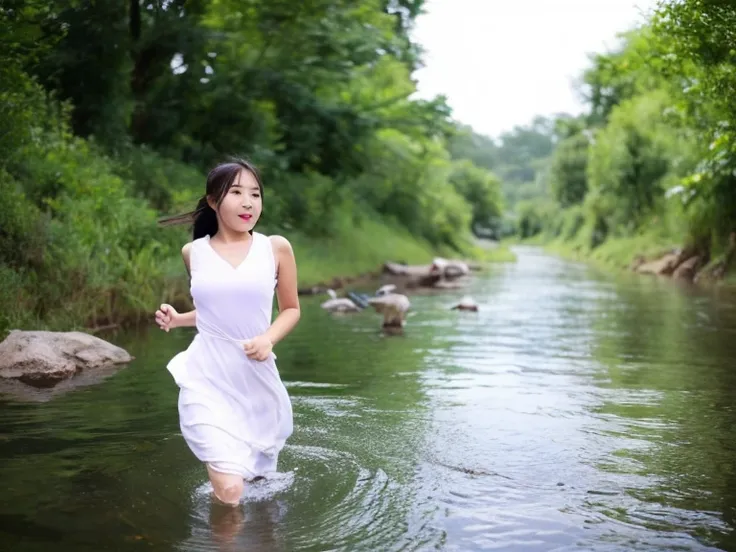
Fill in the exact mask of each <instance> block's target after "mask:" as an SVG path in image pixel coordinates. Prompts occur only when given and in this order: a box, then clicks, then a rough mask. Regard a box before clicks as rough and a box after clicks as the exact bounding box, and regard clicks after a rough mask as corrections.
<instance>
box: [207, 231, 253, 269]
mask: <svg viewBox="0 0 736 552" xmlns="http://www.w3.org/2000/svg"><path fill="white" fill-rule="evenodd" d="M255 241H256V233H255V232H253V234H251V238H250V245H249V246H248V251H247V252H246V253H245V257H243V260H242V261H240V263H239V264H238V265H233V264H231V263H230V261H228V260H227V259H226V258H225V257H223V256H222V255H221V254H220V253H218V252H217V250H216V249H215V248H214V247H213V246H212V244H211V243H210V235H209V234H207V246H208V247H209V248H210V251H212V252H213V253H214V254H215V255H216V256H217V257H218V258H219V259H220V260H221V261H222V262H224V263H225V264H226V265H227V266H229V267H230V268H231V269H233V270H238V269H239V268H240V267H241V266H243V265H244V264H245V261H247V260H248V257H250V252H251V251H252V250H253V244H254V243H255Z"/></svg>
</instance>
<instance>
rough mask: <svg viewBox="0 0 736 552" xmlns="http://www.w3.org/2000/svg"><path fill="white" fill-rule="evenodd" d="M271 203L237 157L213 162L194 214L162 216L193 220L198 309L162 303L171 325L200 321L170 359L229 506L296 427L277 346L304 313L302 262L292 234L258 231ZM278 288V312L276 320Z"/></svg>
mask: <svg viewBox="0 0 736 552" xmlns="http://www.w3.org/2000/svg"><path fill="white" fill-rule="evenodd" d="M262 208H263V185H262V183H261V180H260V177H259V176H258V173H257V171H256V169H255V168H254V167H253V166H252V165H251V164H250V163H248V162H246V161H242V160H236V161H233V162H230V163H223V164H221V165H218V166H217V167H215V168H214V169H212V171H211V172H210V173H209V175H208V177H207V189H206V193H205V195H204V197H202V199H201V200H200V201H199V204H198V205H197V208H196V209H195V210H194V211H193V212H192V213H187V214H186V215H181V216H177V217H172V218H169V219H166V220H164V221H162V223H163V224H179V223H184V222H187V221H190V222H191V221H193V223H194V231H193V234H194V236H193V237H194V239H193V241H192V242H191V243H187V244H186V245H185V246H184V247H183V249H182V256H183V258H184V264H185V266H186V268H187V272H188V273H189V276H190V279H191V294H192V299H193V301H194V307H195V310H193V311H191V312H187V313H178V312H177V311H176V310H175V309H174V308H173V307H172V306H171V305H167V304H163V305H161V307H160V308H159V310H157V311H156V322H157V324H158V325H159V326H160V328H161V329H162V330H165V331H167V332H168V331H169V330H171V329H172V328H177V327H181V326H196V328H197V330H198V333H197V335H196V336H195V337H194V340H193V341H192V343H191V345H190V346H189V347H188V348H187V349H186V350H185V351H183V352H181V353H179V354H178V355H176V356H175V357H174V358H173V359H172V360H171V361H170V363H169V364H168V366H167V368H168V370H169V371H170V372H171V374H172V376H173V377H174V380H175V381H176V384H177V385H178V386H179V422H180V426H181V431H182V434H183V436H184V439H185V440H186V442H187V444H188V445H189V448H190V449H191V451H192V452H193V453H194V455H195V456H196V457H197V458H198V459H199V460H201V461H202V462H204V463H205V465H206V467H207V471H208V474H209V478H210V481H211V483H212V487H213V491H214V495H215V497H216V498H217V499H218V500H219V501H221V502H223V503H225V504H230V505H237V504H238V503H239V501H240V498H241V495H242V493H243V485H244V480H245V481H252V480H254V479H256V478H261V477H265V476H266V475H268V473H269V472H274V471H275V470H276V464H277V460H278V455H279V452H280V451H281V449H282V448H283V446H284V443H285V442H286V439H287V438H288V437H289V436H290V435H291V433H292V429H293V426H292V410H291V402H290V400H289V396H288V394H287V392H286V388H285V387H284V385H283V383H282V382H281V378H280V377H279V373H278V370H277V368H276V364H275V358H276V356H275V355H274V354H273V352H272V349H273V346H274V345H275V344H276V343H278V342H279V341H281V340H282V339H283V338H284V337H285V336H286V335H287V334H288V333H289V332H290V331H291V330H292V329H293V328H294V326H295V325H296V324H297V322H298V321H299V315H300V310H299V299H298V296H297V273H296V263H295V260H294V253H293V251H292V248H291V245H290V244H289V242H288V241H287V240H286V239H285V238H283V237H281V236H271V237H267V236H265V235H263V234H260V233H258V232H254V231H253V228H254V226H255V225H256V223H257V222H258V219H259V217H260V216H261V211H262ZM274 289H275V290H276V293H277V297H278V305H279V314H278V316H277V317H276V319H275V320H274V321H273V323H271V313H272V308H273V296H274Z"/></svg>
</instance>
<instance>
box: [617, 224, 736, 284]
mask: <svg viewBox="0 0 736 552" xmlns="http://www.w3.org/2000/svg"><path fill="white" fill-rule="evenodd" d="M734 260H736V233H732V234H731V236H730V237H729V245H728V248H727V250H726V252H725V253H724V254H723V255H722V256H721V257H719V258H716V259H711V257H710V254H709V252H708V251H705V250H702V249H699V248H696V247H686V248H683V249H673V250H671V251H667V252H665V253H664V254H661V255H659V256H657V257H656V258H653V259H646V258H645V257H644V256H642V255H637V256H636V258H635V259H634V261H633V262H632V264H631V266H630V268H631V270H633V271H634V272H637V273H639V274H650V275H653V276H664V277H670V278H673V279H675V280H681V281H686V282H693V283H699V282H715V281H719V280H722V279H723V278H724V277H725V275H726V273H727V272H728V270H729V269H730V268H732V267H733V266H734Z"/></svg>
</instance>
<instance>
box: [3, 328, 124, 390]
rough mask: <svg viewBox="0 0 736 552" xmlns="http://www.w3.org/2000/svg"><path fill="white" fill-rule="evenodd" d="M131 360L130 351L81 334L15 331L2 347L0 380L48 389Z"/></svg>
mask: <svg viewBox="0 0 736 552" xmlns="http://www.w3.org/2000/svg"><path fill="white" fill-rule="evenodd" d="M131 360H133V357H131V356H130V355H129V354H128V353H127V351H125V350H123V349H121V348H120V347H116V346H115V345H112V344H111V343H108V342H107V341H104V340H102V339H100V338H98V337H94V336H92V335H88V334H85V333H82V332H44V331H19V330H14V331H12V332H10V335H8V337H7V338H6V339H5V341H3V342H2V343H0V378H4V379H14V380H19V381H22V382H23V383H26V384H28V385H31V386H33V387H38V388H48V387H54V386H55V385H57V384H58V383H59V382H61V381H64V380H66V379H68V378H71V377H72V376H74V375H75V374H77V373H79V372H84V371H87V370H98V369H108V368H109V367H111V366H115V365H118V364H125V363H127V362H130V361H131Z"/></svg>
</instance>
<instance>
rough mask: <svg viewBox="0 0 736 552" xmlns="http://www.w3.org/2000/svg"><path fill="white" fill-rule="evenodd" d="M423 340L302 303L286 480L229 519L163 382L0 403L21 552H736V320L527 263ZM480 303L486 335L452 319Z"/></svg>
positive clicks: (718, 302)
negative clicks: (186, 439)
mask: <svg viewBox="0 0 736 552" xmlns="http://www.w3.org/2000/svg"><path fill="white" fill-rule="evenodd" d="M518 253H519V260H518V262H517V263H515V264H509V265H498V266H493V267H491V268H490V269H489V270H488V271H487V272H486V273H484V274H482V275H481V276H479V277H478V278H476V279H475V280H474V282H473V283H472V288H471V289H470V290H463V291H452V292H447V293H445V294H439V295H437V294H421V295H415V296H413V297H412V304H413V311H414V312H413V316H412V317H410V319H409V321H408V324H407V327H406V329H405V331H404V332H403V335H399V336H390V335H385V334H384V333H383V332H381V330H380V317H379V316H378V315H376V314H375V313H372V312H368V311H366V312H363V313H360V314H358V315H354V316H340V317H335V316H331V315H329V314H327V313H325V312H322V311H321V309H320V308H319V303H320V300H321V299H322V298H320V297H314V298H306V299H305V300H304V301H303V317H302V321H301V323H300V325H299V326H298V328H297V329H296V331H295V332H294V333H293V334H292V335H291V336H290V337H289V339H288V340H287V341H285V342H284V343H283V344H281V345H280V346H279V347H278V350H277V354H278V364H279V369H280V371H281V373H282V377H283V379H284V381H285V383H286V385H287V388H288V390H289V394H290V396H291V398H292V402H293V404H294V417H295V419H294V421H295V432H294V435H293V436H292V438H291V439H290V440H289V442H288V444H287V446H286V448H285V449H284V451H283V452H282V456H281V458H280V463H279V470H280V473H279V475H278V476H277V477H276V478H274V479H272V480H270V481H264V482H259V483H256V484H253V485H250V486H248V488H247V490H246V494H245V496H244V503H243V505H242V507H240V508H238V509H229V508H226V507H221V506H217V505H216V504H213V503H212V501H211V499H210V494H209V493H210V489H209V485H208V483H207V481H206V474H205V472H204V470H203V469H202V467H201V466H200V465H199V463H198V462H197V461H196V459H194V458H193V456H192V455H191V453H190V452H189V450H188V449H187V447H186V444H185V443H184V442H183V440H182V438H181V435H180V434H179V429H178V420H177V412H176V398H177V390H176V387H175V386H174V384H173V381H172V380H171V377H170V376H169V374H168V372H167V371H166V370H165V365H166V363H167V362H168V360H169V359H170V358H171V357H172V356H173V355H174V354H176V353H177V352H178V351H180V350H181V349H183V348H185V347H186V346H187V345H188V343H189V340H190V339H191V337H192V335H193V333H192V332H191V331H190V330H181V331H178V332H173V333H171V334H163V333H161V332H158V331H155V330H151V331H148V330H144V331H139V332H130V333H128V334H125V335H119V336H116V338H115V340H116V342H117V343H119V344H121V345H123V346H125V347H126V348H128V349H129V350H130V351H131V352H132V353H133V354H134V355H135V356H136V361H135V362H134V363H133V364H131V365H130V366H129V367H127V368H125V369H123V370H121V371H119V372H117V373H115V374H113V375H111V376H110V377H108V378H107V379H105V380H104V381H102V382H100V383H98V384H96V385H92V386H89V387H86V388H81V389H77V390H75V391H72V392H69V393H66V394H62V395H58V396H56V397H54V398H53V399H52V400H50V401H48V402H44V403H22V402H10V401H5V402H0V417H1V419H2V421H3V422H2V426H1V428H0V485H2V488H3V489H4V493H3V498H4V500H3V501H2V502H0V540H1V541H2V542H3V544H4V545H5V546H4V548H5V547H7V549H8V550H14V551H26V550H27V551H36V550H39V551H41V550H44V551H45V550H48V549H49V548H50V547H53V548H54V549H55V550H57V551H60V552H64V551H67V550H68V551H87V550H89V551H92V550H95V551H97V550H104V549H109V550H122V551H125V550H143V549H145V550H162V551H168V550H171V551H174V550H177V551H188V550H192V551H197V550H222V551H230V550H269V551H270V550H276V551H279V550H289V551H291V550H327V549H329V550H426V549H442V550H483V549H494V550H495V549H500V550H523V551H535V550H545V551H546V550H573V549H576V550H577V549H585V550H679V549H681V550H734V549H736V536H734V527H735V526H736V520H734V511H735V510H736V492H735V491H734V489H735V488H736V455H735V454H734V452H736V451H734V448H735V447H736V445H734V443H736V429H734V428H735V427H736V413H735V412H734V406H733V405H734V404H736V402H735V401H734V398H735V397H734V393H736V370H734V369H733V367H734V366H735V365H736V362H735V360H736V339H735V338H736V298H734V297H733V296H729V295H728V294H727V293H725V292H714V291H707V290H696V289H693V288H683V287H681V286H676V285H673V283H672V282H668V281H660V280H657V279H653V278H642V277H640V276H631V275H623V274H622V275H615V276H612V275H609V274H604V273H599V272H596V271H595V270H594V269H591V268H589V267H586V266H583V265H580V264H576V263H570V262H566V261H560V260H557V259H554V258H550V257H547V256H544V255H541V254H540V253H539V252H538V251H536V250H534V249H526V248H522V249H520V250H519V252H518ZM468 291H470V292H471V293H472V295H473V296H474V297H475V298H476V299H477V300H478V303H479V304H480V311H479V312H477V313H473V312H458V311H451V310H450V309H449V307H450V306H451V305H452V304H453V301H455V300H456V299H457V298H458V297H459V296H460V295H463V294H465V293H466V292H468Z"/></svg>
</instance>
